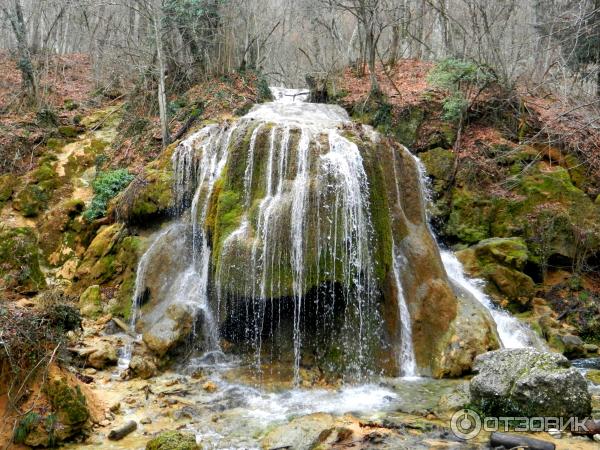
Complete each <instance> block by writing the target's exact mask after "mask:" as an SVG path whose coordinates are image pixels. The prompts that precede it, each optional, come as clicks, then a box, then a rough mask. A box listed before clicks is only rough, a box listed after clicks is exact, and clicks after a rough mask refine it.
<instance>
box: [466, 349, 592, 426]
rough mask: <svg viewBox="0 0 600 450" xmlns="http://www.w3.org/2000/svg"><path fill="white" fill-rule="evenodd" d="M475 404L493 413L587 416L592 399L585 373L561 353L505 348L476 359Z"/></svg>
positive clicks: (473, 393)
mask: <svg viewBox="0 0 600 450" xmlns="http://www.w3.org/2000/svg"><path fill="white" fill-rule="evenodd" d="M475 370H476V371H477V373H478V374H477V375H476V376H475V377H474V378H473V379H472V380H471V384H470V392H471V401H472V402H473V404H475V405H477V406H478V407H480V408H481V409H482V410H483V411H484V412H485V413H486V414H489V415H494V416H516V417H522V416H528V417H532V416H536V417H537V416H545V417H585V416H587V415H589V414H590V412H591V398H590V394H589V392H588V389H587V383H586V381H585V379H584V378H583V376H582V375H581V374H580V373H579V372H578V371H577V370H576V369H574V368H571V367H570V363H569V361H568V360H567V359H566V358H565V357H564V356H561V355H558V354H554V353H545V352H538V351H535V350H532V349H526V348H525V349H503V350H496V351H493V352H489V353H485V354H483V355H480V356H478V357H477V358H476V359H475Z"/></svg>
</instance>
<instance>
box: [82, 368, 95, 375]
mask: <svg viewBox="0 0 600 450" xmlns="http://www.w3.org/2000/svg"><path fill="white" fill-rule="evenodd" d="M84 372H85V373H86V375H96V373H97V372H98V371H97V370H96V369H94V368H93V367H87V368H86V369H85V370H84Z"/></svg>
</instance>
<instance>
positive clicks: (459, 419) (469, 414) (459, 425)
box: [450, 409, 481, 440]
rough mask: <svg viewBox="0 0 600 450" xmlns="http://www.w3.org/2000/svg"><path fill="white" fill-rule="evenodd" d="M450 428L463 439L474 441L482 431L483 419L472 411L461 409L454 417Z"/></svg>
mask: <svg viewBox="0 0 600 450" xmlns="http://www.w3.org/2000/svg"><path fill="white" fill-rule="evenodd" d="M450 428H451V429H452V432H453V433H454V435H455V436H456V437H458V438H461V439H467V440H468V439H473V438H474V437H475V436H477V435H478V434H479V432H480V431H481V417H479V415H478V414H477V413H476V412H475V411H473V410H471V409H461V410H460V411H456V412H455V413H454V414H453V415H452V419H451V421H450Z"/></svg>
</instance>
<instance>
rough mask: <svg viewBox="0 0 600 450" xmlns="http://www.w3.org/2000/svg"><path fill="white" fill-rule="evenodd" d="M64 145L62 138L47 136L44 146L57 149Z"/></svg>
mask: <svg viewBox="0 0 600 450" xmlns="http://www.w3.org/2000/svg"><path fill="white" fill-rule="evenodd" d="M64 146H65V141H64V139H56V138H49V139H48V140H47V141H46V147H48V148H49V149H51V150H59V149H61V148H63V147H64Z"/></svg>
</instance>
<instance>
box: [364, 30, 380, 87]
mask: <svg viewBox="0 0 600 450" xmlns="http://www.w3.org/2000/svg"><path fill="white" fill-rule="evenodd" d="M366 35H367V36H366V38H367V39H366V40H367V42H366V44H367V51H368V58H369V78H370V80H371V92H372V93H379V82H378V81H377V73H376V72H375V63H376V61H377V59H376V58H377V41H376V40H375V36H374V33H373V26H372V25H371V26H369V28H368V29H367V30H366Z"/></svg>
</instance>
